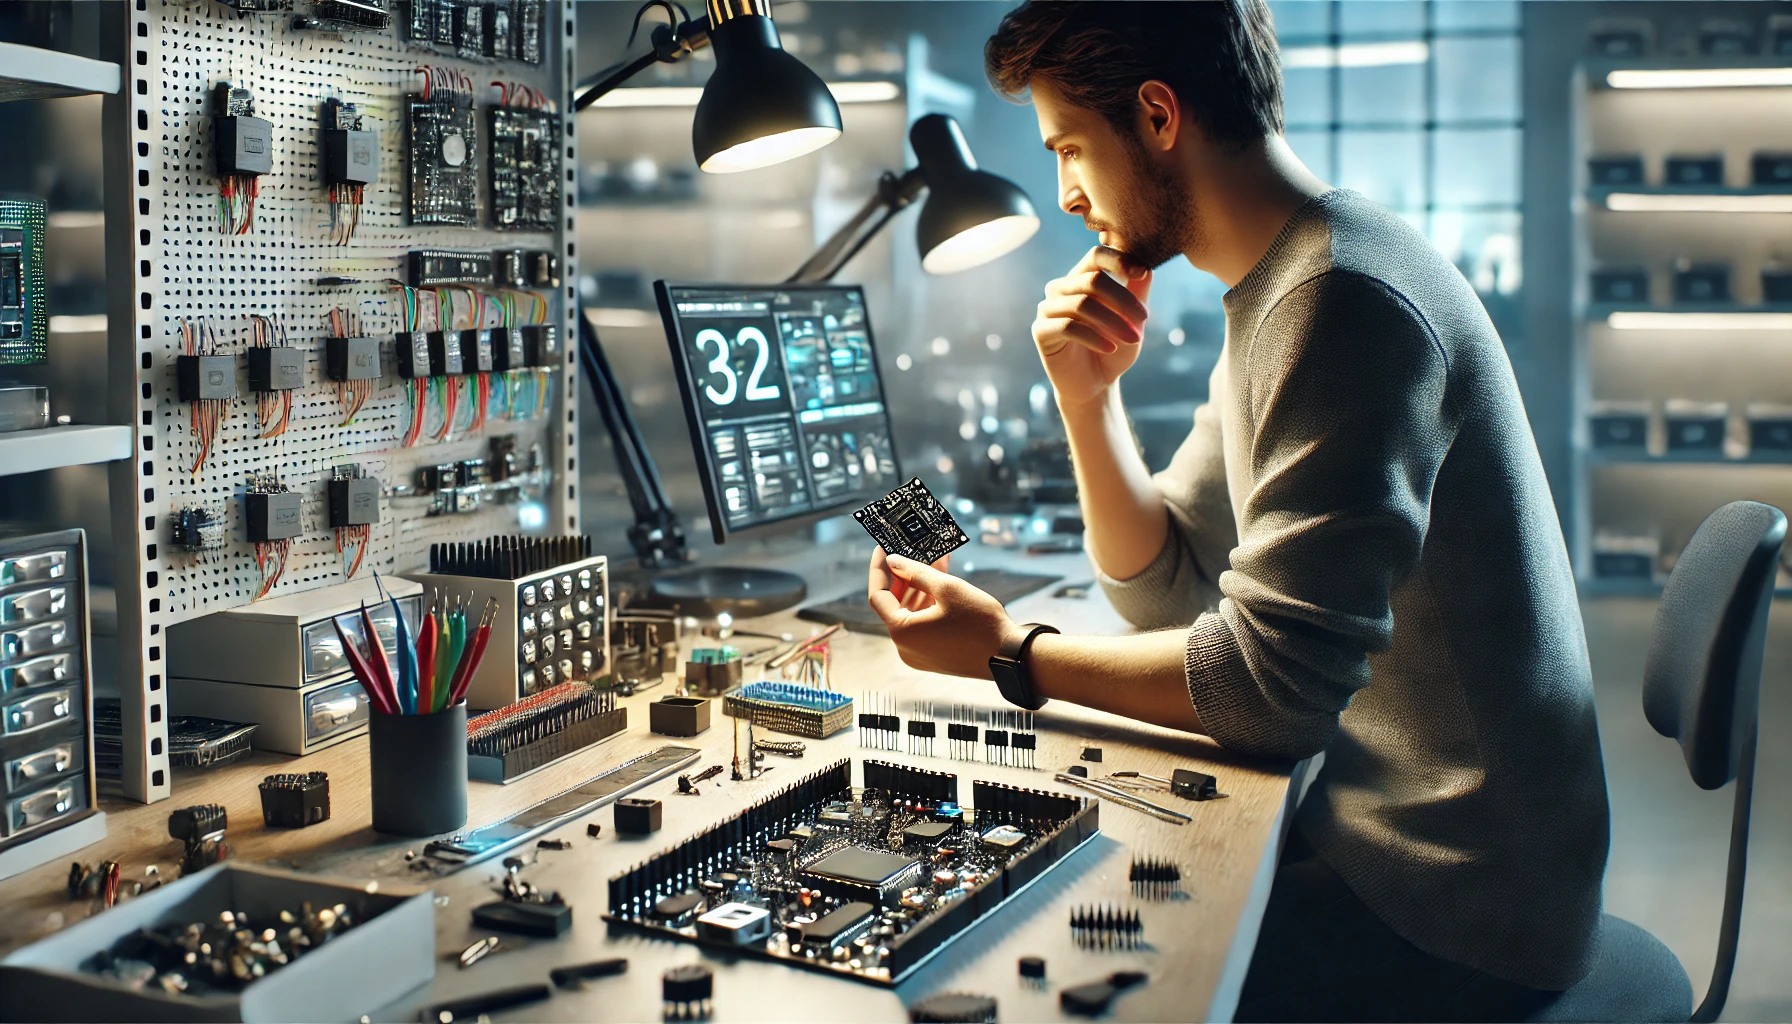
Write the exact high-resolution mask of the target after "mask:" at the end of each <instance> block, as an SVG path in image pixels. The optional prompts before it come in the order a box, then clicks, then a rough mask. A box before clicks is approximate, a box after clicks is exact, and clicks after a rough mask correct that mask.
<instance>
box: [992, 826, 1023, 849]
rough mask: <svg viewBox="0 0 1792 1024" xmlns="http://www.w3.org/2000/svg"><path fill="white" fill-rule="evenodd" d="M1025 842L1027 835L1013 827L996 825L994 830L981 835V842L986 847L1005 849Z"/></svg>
mask: <svg viewBox="0 0 1792 1024" xmlns="http://www.w3.org/2000/svg"><path fill="white" fill-rule="evenodd" d="M1026 841H1027V834H1026V833H1025V832H1022V831H1021V830H1020V829H1018V828H1015V827H1014V826H1013V825H997V826H996V827H995V828H992V829H990V830H989V831H988V832H985V833H983V842H984V845H986V846H1000V847H1002V848H1003V849H1007V848H1009V847H1013V846H1019V845H1020V844H1021V843H1024V842H1026Z"/></svg>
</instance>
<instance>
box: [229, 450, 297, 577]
mask: <svg viewBox="0 0 1792 1024" xmlns="http://www.w3.org/2000/svg"><path fill="white" fill-rule="evenodd" d="M243 518H244V524H245V526H246V528H247V530H248V534H249V541H250V543H252V544H254V545H255V566H256V569H257V570H259V571H260V573H261V585H260V586H258V587H257V588H256V590H255V598H254V599H255V600H257V601H259V600H261V599H262V598H264V597H266V596H268V594H269V593H271V592H272V591H273V589H274V587H275V586H277V585H279V583H280V577H281V576H283V575H285V573H286V559H287V556H288V554H289V552H290V542H291V540H292V539H293V538H294V537H297V536H299V535H300V534H301V533H302V532H303V528H302V526H301V524H300V521H299V496H298V495H297V494H294V493H293V492H291V491H289V490H287V488H286V485H285V484H283V483H281V482H280V481H279V479H277V478H274V477H261V476H258V477H255V478H254V479H252V480H250V481H249V487H248V489H247V490H246V491H244V493H243Z"/></svg>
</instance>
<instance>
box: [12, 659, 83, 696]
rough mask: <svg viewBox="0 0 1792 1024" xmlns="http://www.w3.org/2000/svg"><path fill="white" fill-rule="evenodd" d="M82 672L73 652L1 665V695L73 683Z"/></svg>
mask: <svg viewBox="0 0 1792 1024" xmlns="http://www.w3.org/2000/svg"><path fill="white" fill-rule="evenodd" d="M80 671H81V663H80V661H78V660H77V659H76V658H75V655H74V653H73V652H72V651H71V652H66V653H63V654H46V655H44V656H43V657H41V658H32V659H31V660H30V661H21V662H19V663H18V664H16V665H0V694H8V693H15V692H17V691H20V690H31V689H36V688H37V687H40V686H54V685H56V684H57V683H67V682H73V681H74V680H76V679H78V678H79V674H80Z"/></svg>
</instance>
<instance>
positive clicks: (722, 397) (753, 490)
mask: <svg viewBox="0 0 1792 1024" xmlns="http://www.w3.org/2000/svg"><path fill="white" fill-rule="evenodd" d="M669 292H670V297H671V300H672V307H673V310H674V315H675V316H676V317H677V320H678V324H679V335H680V337H681V339H682V344H683V346H684V355H685V362H686V364H687V365H688V366H689V368H690V377H691V379H690V382H689V384H690V387H691V390H692V394H693V397H694V400H695V402H696V406H697V411H698V418H699V420H700V421H701V422H702V426H703V432H704V443H705V444H707V445H708V446H709V455H710V462H711V466H712V472H713V475H714V481H713V483H714V486H715V493H716V497H717V501H718V503H719V504H720V505H721V508H722V514H723V516H724V517H725V518H726V520H727V525H728V527H729V529H741V528H744V527H748V526H754V525H757V524H759V523H765V522H770V521H773V520H777V519H785V518H789V517H791V516H798V515H802V514H804V513H807V512H812V511H818V510H821V509H827V508H833V507H837V506H841V505H846V504H850V503H858V504H862V503H864V502H865V501H869V500H870V499H872V498H876V497H882V496H883V495H884V494H885V493H887V492H888V491H889V490H890V489H891V488H893V487H895V486H896V485H897V483H898V482H899V481H898V480H897V479H896V459H895V455H894V453H893V451H892V449H891V447H890V419H889V413H888V411H887V410H886V409H885V407H884V396H883V390H882V388H880V387H879V386H878V378H877V367H876V364H875V362H874V356H873V352H872V348H871V331H870V325H869V324H868V322H867V320H866V315H865V297H864V295H863V294H862V293H861V292H859V291H858V290H857V289H847V288H816V289H789V290H752V291H748V290H744V289H728V290H721V289H713V288H672V289H670V290H669Z"/></svg>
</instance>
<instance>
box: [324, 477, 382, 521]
mask: <svg viewBox="0 0 1792 1024" xmlns="http://www.w3.org/2000/svg"><path fill="white" fill-rule="evenodd" d="M355 472H356V473H357V474H358V473H359V470H356V471H355ZM327 486H328V493H329V498H330V501H329V512H330V527H331V529H341V528H343V527H345V526H368V525H371V524H373V523H377V522H379V521H380V482H379V480H377V479H375V478H374V477H370V476H359V475H355V476H349V475H338V476H337V477H335V478H334V479H332V480H329V481H328V482H327Z"/></svg>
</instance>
